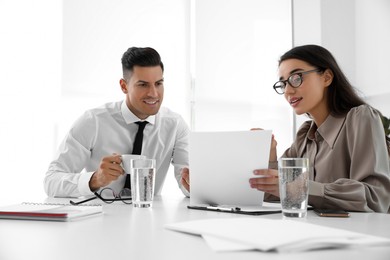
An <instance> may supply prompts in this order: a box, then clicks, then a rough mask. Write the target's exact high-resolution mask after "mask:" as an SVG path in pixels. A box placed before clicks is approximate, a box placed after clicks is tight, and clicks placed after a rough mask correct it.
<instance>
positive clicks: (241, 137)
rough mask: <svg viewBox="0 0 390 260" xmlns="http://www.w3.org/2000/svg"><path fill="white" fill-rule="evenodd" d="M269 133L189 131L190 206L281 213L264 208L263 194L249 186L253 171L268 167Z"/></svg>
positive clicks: (241, 211)
mask: <svg viewBox="0 0 390 260" xmlns="http://www.w3.org/2000/svg"><path fill="white" fill-rule="evenodd" d="M271 138H272V132H271V131H270V130H258V131H234V132H191V133H190V137H189V165H190V172H191V174H190V183H191V196H190V205H189V206H188V207H189V208H191V209H202V210H214V211H223V212H232V213H242V214H245V213H248V214H256V213H259V214H260V213H263V212H264V211H271V212H272V213H273V212H280V205H275V206H270V205H267V207H264V203H263V197H264V193H263V192H261V191H258V190H256V189H252V188H251V187H250V184H249V179H250V178H253V177H255V175H254V174H253V170H255V169H265V168H268V161H269V152H270V146H271Z"/></svg>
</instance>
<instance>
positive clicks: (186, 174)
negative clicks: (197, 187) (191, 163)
mask: <svg viewBox="0 0 390 260" xmlns="http://www.w3.org/2000/svg"><path fill="white" fill-rule="evenodd" d="M180 183H181V184H182V185H183V187H184V188H185V189H186V190H187V191H188V192H190V170H189V169H188V168H183V169H181V179H180Z"/></svg>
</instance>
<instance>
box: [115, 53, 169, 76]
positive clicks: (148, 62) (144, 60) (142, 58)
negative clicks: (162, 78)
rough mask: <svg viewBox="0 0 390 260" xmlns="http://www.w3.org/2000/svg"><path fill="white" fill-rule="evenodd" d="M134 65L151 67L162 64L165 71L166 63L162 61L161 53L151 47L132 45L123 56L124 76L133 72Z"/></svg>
mask: <svg viewBox="0 0 390 260" xmlns="http://www.w3.org/2000/svg"><path fill="white" fill-rule="evenodd" d="M134 66H140V67H151V66H160V67H161V69H162V71H164V64H163V63H162V61H161V57H160V54H158V52H157V51H156V50H155V49H153V48H150V47H145V48H138V47H131V48H129V49H127V51H126V52H125V53H124V54H123V56H122V70H123V77H125V74H126V73H127V72H130V73H131V72H133V68H134Z"/></svg>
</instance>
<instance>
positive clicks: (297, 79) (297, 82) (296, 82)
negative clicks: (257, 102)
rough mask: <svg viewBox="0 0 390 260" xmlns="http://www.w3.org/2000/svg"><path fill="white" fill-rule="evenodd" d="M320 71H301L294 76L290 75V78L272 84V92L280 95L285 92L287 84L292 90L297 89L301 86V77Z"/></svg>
mask: <svg viewBox="0 0 390 260" xmlns="http://www.w3.org/2000/svg"><path fill="white" fill-rule="evenodd" d="M320 71H321V69H314V70H309V71H303V72H297V73H294V74H291V76H290V77H288V79H286V80H279V81H278V82H276V83H275V84H274V90H275V91H276V93H278V94H280V95H282V94H284V92H285V89H286V86H287V82H288V84H290V86H291V87H293V88H298V87H299V86H301V85H302V82H303V75H305V74H308V73H311V72H320Z"/></svg>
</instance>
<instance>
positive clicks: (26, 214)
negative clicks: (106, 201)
mask: <svg viewBox="0 0 390 260" xmlns="http://www.w3.org/2000/svg"><path fill="white" fill-rule="evenodd" d="M101 213H103V208H102V206H101V205H96V204H94V205H78V206H73V205H70V204H52V203H26V202H24V203H21V204H16V205H10V206H3V207H0V219H26V220H51V221H69V220H71V219H75V218H81V217H86V216H91V215H98V214H101Z"/></svg>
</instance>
